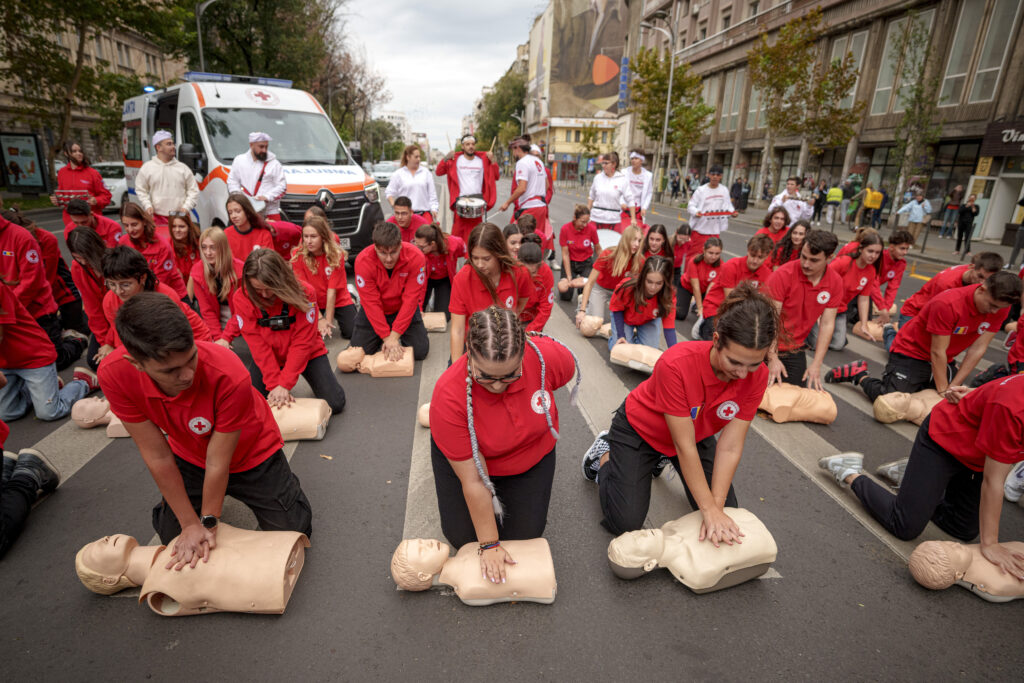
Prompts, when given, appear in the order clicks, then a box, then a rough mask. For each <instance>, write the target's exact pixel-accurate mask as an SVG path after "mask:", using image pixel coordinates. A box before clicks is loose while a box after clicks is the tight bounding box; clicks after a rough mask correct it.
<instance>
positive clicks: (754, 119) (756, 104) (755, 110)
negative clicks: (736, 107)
mask: <svg viewBox="0 0 1024 683" xmlns="http://www.w3.org/2000/svg"><path fill="white" fill-rule="evenodd" d="M763 126H764V104H763V103H762V102H761V93H760V92H758V90H757V88H753V87H752V88H751V89H750V104H749V105H748V107H747V124H746V126H744V127H745V128H746V129H747V130H754V129H755V128H762V127H763Z"/></svg>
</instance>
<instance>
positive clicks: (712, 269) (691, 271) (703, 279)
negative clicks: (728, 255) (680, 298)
mask: <svg viewBox="0 0 1024 683" xmlns="http://www.w3.org/2000/svg"><path fill="white" fill-rule="evenodd" d="M696 258H697V257H696V256H694V257H693V258H692V259H690V260H689V261H687V263H686V272H684V273H683V282H682V285H683V289H685V290H686V291H688V292H692V291H693V285H692V284H690V280H694V279H695V280H697V282H698V284H699V285H700V291H701V293H704V292H707V291H708V286H709V285H710V284H711V281H712V280H714V279H715V278H716V277H718V269H719V268H721V267H722V266H723V265H724V264H723V262H722V261H721V260H719V262H718V265H715V266H713V265H711V264H710V263H708V262H707V261H705V260H704V259H701V261H700V263H697V262H696Z"/></svg>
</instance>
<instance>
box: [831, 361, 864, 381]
mask: <svg viewBox="0 0 1024 683" xmlns="http://www.w3.org/2000/svg"><path fill="white" fill-rule="evenodd" d="M867 375H868V364H867V361H863V360H855V361H853V362H852V363H844V364H843V365H840V366H838V367H835V368H832V371H831V372H829V373H828V374H826V375H825V382H826V383H827V384H839V383H840V382H852V383H853V385H854V386H857V385H859V384H860V382H861V380H862V379H864V378H865V377H867Z"/></svg>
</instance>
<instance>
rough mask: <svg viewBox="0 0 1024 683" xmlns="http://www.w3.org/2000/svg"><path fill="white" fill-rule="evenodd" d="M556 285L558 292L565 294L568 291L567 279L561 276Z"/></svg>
mask: <svg viewBox="0 0 1024 683" xmlns="http://www.w3.org/2000/svg"><path fill="white" fill-rule="evenodd" d="M557 287H558V293H559V294H566V293H567V292H568V291H569V280H568V279H566V278H564V277H563V278H562V279H561V280H559V281H558V285H557Z"/></svg>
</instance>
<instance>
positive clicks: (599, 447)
mask: <svg viewBox="0 0 1024 683" xmlns="http://www.w3.org/2000/svg"><path fill="white" fill-rule="evenodd" d="M607 434H608V431H607V430H605V431H603V432H601V433H600V434H598V435H597V438H596V439H594V443H593V444H591V446H590V448H588V449H587V452H586V453H584V454H583V478H584V479H586V480H588V481H593V482H596V481H597V473H598V471H599V470H600V469H601V457H602V456H603V455H604V454H605V453H607V452H608V450H609V449H610V448H611V446H610V445H609V444H608V442H607V441H605V439H604V437H605V436H606V435H607Z"/></svg>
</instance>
